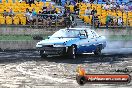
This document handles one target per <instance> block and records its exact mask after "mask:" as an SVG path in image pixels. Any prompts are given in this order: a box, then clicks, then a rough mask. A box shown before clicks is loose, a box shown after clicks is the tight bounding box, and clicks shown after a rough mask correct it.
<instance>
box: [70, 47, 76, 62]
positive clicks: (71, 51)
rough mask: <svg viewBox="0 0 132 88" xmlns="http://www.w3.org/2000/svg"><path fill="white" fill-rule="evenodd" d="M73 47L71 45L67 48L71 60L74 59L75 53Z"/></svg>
mask: <svg viewBox="0 0 132 88" xmlns="http://www.w3.org/2000/svg"><path fill="white" fill-rule="evenodd" d="M75 49H76V48H75V46H74V45H72V46H70V47H69V52H68V53H69V57H70V58H73V59H75V58H76V51H75Z"/></svg>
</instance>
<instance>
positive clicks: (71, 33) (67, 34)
mask: <svg viewBox="0 0 132 88" xmlns="http://www.w3.org/2000/svg"><path fill="white" fill-rule="evenodd" d="M79 34H80V32H79V30H73V29H70V30H66V29H61V30H59V31H57V32H55V33H54V34H53V35H52V36H51V38H56V37H57V38H58V37H64V38H77V37H78V36H79Z"/></svg>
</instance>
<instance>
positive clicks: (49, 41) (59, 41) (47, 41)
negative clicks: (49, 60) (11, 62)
mask: <svg viewBox="0 0 132 88" xmlns="http://www.w3.org/2000/svg"><path fill="white" fill-rule="evenodd" d="M78 39H79V38H51V39H45V40H42V41H40V42H38V43H37V44H42V45H53V44H64V43H66V42H69V41H76V40H78Z"/></svg>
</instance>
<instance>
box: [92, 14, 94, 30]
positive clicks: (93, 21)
mask: <svg viewBox="0 0 132 88" xmlns="http://www.w3.org/2000/svg"><path fill="white" fill-rule="evenodd" d="M92 16H93V19H92V21H93V24H92V25H93V26H92V28H93V29H94V15H92Z"/></svg>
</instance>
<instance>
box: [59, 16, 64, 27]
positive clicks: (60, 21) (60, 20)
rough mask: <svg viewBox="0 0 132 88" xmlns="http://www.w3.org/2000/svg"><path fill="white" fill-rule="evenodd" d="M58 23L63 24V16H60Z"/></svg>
mask: <svg viewBox="0 0 132 88" xmlns="http://www.w3.org/2000/svg"><path fill="white" fill-rule="evenodd" d="M59 23H60V25H64V17H63V16H60V19H59Z"/></svg>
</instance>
